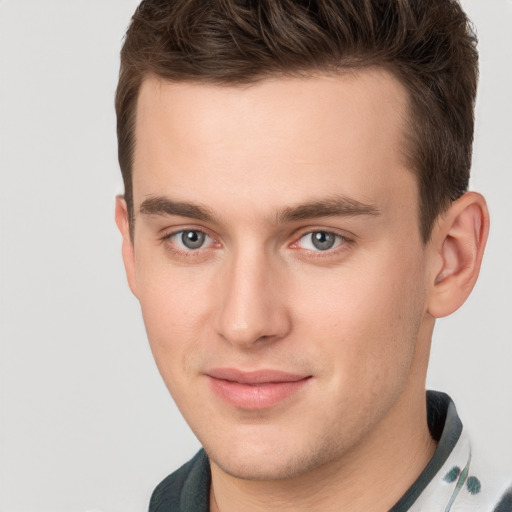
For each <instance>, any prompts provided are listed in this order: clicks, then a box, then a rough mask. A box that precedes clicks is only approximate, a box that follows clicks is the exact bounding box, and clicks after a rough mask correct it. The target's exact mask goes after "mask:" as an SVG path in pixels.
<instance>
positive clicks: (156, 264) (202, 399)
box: [118, 70, 432, 479]
mask: <svg viewBox="0 0 512 512" xmlns="http://www.w3.org/2000/svg"><path fill="white" fill-rule="evenodd" d="M405 111H406V93H405V90H404V89H403V88H402V86H401V85H400V84H399V83H398V82H397V81H396V80H395V79H394V78H393V77H392V76H391V75H389V74H387V73H386V72H384V71H378V70H373V71H369V70H367V71H361V72H357V73H354V74H344V75H332V76H323V75H319V76H314V77H309V78H288V79H268V80H263V81H261V82H260V83H258V84H256V85H251V86H247V87H234V86H233V87H232V86H215V85H201V84H188V83H175V84H171V83H166V82H161V81H158V80H156V79H153V78H152V79H147V80H146V81H145V82H144V84H143V86H142V89H141V91H140V97H139V103H138V110H137V123H136V141H137V142H136V149H135V157H134V166H133V189H134V211H135V235H134V242H133V246H134V251H132V250H131V247H128V248H127V249H126V248H125V262H126V266H127V272H128V278H129V281H130V285H131V288H132V290H133V292H134V293H135V295H136V296H137V298H138V299H139V301H140V304H141V306H142V312H143V316H144V321H145V324H146V329H147V333H148V337H149V341H150V344H151V349H152V351H153V354H154V357H155V360H156V363H157V365H158V368H159V370H160V372H161V374H162V376H163V379H164V381H165V383H166V385H167V387H168V389H169V391H170V392H171V394H172V396H173V397H174V399H175V401H176V403H177V405H178V407H179V408H180V410H181V412H182V413H183V415H184V417H185V419H186V420H187V422H188V423H189V425H190V427H191V428H192V429H193V431H194V432H195V434H196V435H197V437H198V439H199V440H200V442H201V443H202V444H203V446H204V447H205V449H206V451H207V453H208V454H209V455H210V457H211V459H212V463H213V464H215V465H216V466H218V467H220V468H222V469H223V470H224V471H226V472H228V473H230V474H234V475H237V476H241V477H246V478H256V479H262V478H270V479H274V478H283V477H289V476H293V475H297V474H300V473H301V472H304V471H308V470H310V469H313V468H315V467H317V466H319V465H322V464H326V463H329V462H334V461H336V460H340V459H342V458H343V457H344V456H348V454H350V452H351V450H353V449H354V448H355V447H357V446H361V445H362V444H364V443H365V442H368V440H370V439H372V438H373V437H375V436H377V435H378V436H380V437H381V438H382V436H385V435H386V432H388V433H389V432H390V429H391V427H393V428H394V429H396V428H397V425H399V424H400V422H401V421H408V420H409V419H410V418H409V416H411V414H412V413H411V411H412V409H413V408H412V407H411V405H410V404H411V403H413V402H414V400H416V402H417V401H418V400H419V401H420V404H421V396H422V394H423V393H424V377H425V369H426V360H427V356H428V341H429V338H430V334H431V329H432V320H431V318H430V317H429V315H428V314H426V305H425V304H426V297H427V290H428V284H427V283H428V282H429V279H430V276H429V271H428V267H429V265H428V251H427V250H426V249H425V247H424V246H423V245H422V242H421V238H420V233H419V227H418V217H417V211H418V196H417V184H416V181H415V178H414V176H413V174H412V173H411V172H410V170H408V169H407V168H406V164H405V163H404V162H405V158H404V157H403V149H404V148H403V140H404V135H403V132H402V129H403V126H404V121H405ZM121 210H122V204H121V202H120V203H119V204H118V213H119V212H120V211H121ZM125 245H126V241H125ZM128 245H129V244H128ZM415 411H416V410H415ZM408 415H409V416H408Z"/></svg>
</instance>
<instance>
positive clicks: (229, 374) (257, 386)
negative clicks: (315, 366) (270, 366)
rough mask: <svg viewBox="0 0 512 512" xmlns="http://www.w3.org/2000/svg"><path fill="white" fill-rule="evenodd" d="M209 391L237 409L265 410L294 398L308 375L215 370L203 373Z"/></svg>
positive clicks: (277, 371) (228, 369)
mask: <svg viewBox="0 0 512 512" xmlns="http://www.w3.org/2000/svg"><path fill="white" fill-rule="evenodd" d="M206 375H207V377H208V380H209V384H210V387H211V388H212V390H213V392H214V393H215V394H216V395H217V396H219V397H220V398H221V399H222V400H224V401H225V402H227V403H228V404H230V405H232V406H234V407H237V408H239V409H247V410H261V409H269V408H271V407H274V406H276V405H277V404H279V403H280V402H282V401H284V400H286V399H287V398H290V397H291V396H292V395H295V394H296V393H297V392H298V391H299V390H300V389H302V387H304V386H305V385H306V384H307V382H308V381H309V379H310V378H311V375H303V374H296V373H288V372H283V371H280V370H266V369H265V370H256V371H241V370H238V369H235V368H216V369H213V370H211V371H209V372H207V374H206Z"/></svg>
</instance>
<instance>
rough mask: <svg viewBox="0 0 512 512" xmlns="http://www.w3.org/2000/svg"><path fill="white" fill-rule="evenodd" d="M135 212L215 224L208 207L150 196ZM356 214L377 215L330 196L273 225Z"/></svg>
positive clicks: (286, 213) (290, 210)
mask: <svg viewBox="0 0 512 512" xmlns="http://www.w3.org/2000/svg"><path fill="white" fill-rule="evenodd" d="M139 213H140V214H141V215H148V216H152V215H155V216H165V215H176V216H179V217H188V218H191V219H197V220H200V221H203V222H211V223H213V222H215V221H216V219H215V215H214V214H213V212H212V211H211V210H210V209H209V208H206V207H204V206H201V205H197V204H193V203H186V202H181V201H172V200H171V199H169V198H167V197H164V196H152V197H148V198H147V199H145V200H144V201H143V202H142V203H141V205H140V208H139ZM360 215H370V216H377V215H380V211H379V209H378V208H377V207H375V206H374V205H372V204H365V203H362V202H360V201H357V200H355V199H351V198H347V197H344V196H332V197H328V198H326V199H321V200H317V201H311V202H308V203H304V204H300V205H297V206H290V207H286V208H284V209H283V210H281V211H280V212H278V213H277V214H276V216H275V220H274V221H273V223H275V224H285V223H287V222H295V221H300V220H307V219H315V218H320V217H355V216H360Z"/></svg>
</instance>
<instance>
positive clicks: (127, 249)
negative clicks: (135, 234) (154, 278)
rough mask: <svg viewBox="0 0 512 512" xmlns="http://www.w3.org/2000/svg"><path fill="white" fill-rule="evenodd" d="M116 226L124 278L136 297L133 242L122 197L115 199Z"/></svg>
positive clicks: (126, 209)
mask: <svg viewBox="0 0 512 512" xmlns="http://www.w3.org/2000/svg"><path fill="white" fill-rule="evenodd" d="M115 217H116V224H117V227H118V229H119V232H120V233H121V236H122V237H123V242H122V248H121V251H122V255H123V262H124V268H125V271H126V278H127V280H128V286H129V287H130V290H131V291H132V293H133V294H134V295H135V296H136V297H137V286H136V282H137V279H136V272H135V250H134V247H133V241H132V238H131V235H130V222H129V219H128V208H127V206H126V201H125V200H124V197H123V196H117V197H116V211H115Z"/></svg>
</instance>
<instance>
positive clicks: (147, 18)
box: [116, 0, 478, 242]
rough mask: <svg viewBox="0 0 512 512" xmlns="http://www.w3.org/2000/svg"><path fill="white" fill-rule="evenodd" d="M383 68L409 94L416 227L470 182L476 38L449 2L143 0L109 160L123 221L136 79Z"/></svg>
mask: <svg viewBox="0 0 512 512" xmlns="http://www.w3.org/2000/svg"><path fill="white" fill-rule="evenodd" d="M369 66H381V67H384V68H386V69H387V70H389V71H390V72H391V73H393V74H394V75H395V76H396V77H397V78H398V79H399V80H400V81H401V83H402V84H403V85H404V86H405V87H406V89H407V90H408V92H409V99H410V108H409V110H410V112H409V119H408V127H407V139H408V140H407V141H406V142H407V143H406V154H407V157H408V163H409V165H410V167H411V169H412V170H413V172H415V174H416V175H417V179H418V188H419V203H420V208H419V226H420V231H421V235H422V237H423V240H424V242H427V241H428V240H429V237H430V233H431V231H432V226H433V223H434V221H435V219H436V217H437V216H438V215H439V214H440V213H441V212H442V211H444V210H445V209H446V208H447V207H448V206H449V204H450V203H451V201H454V200H455V199H457V198H458V197H460V196H461V195H462V194H463V193H464V192H465V191H466V190H467V187H468V181H469V170H470V167H471V153H472V143H473V125H474V118H473V109H474V102H475V96H476V87H477V79H478V53H477V51H476V36H475V33H474V31H473V29H472V27H471V24H470V23H469V20H468V18H467V17H466V15H465V13H464V12H463V11H462V9H461V7H460V5H459V3H458V2H457V1H455V0H144V1H143V2H142V3H141V4H140V5H139V7H138V8H137V10H136V12H135V14H134V15H133V18H132V21H131V24H130V26H129V28H128V31H127V33H126V37H125V40H124V44H123V48H122V50H121V68H120V75H119V84H118V87H117V92H116V113H117V135H118V151H119V164H120V167H121V172H122V174H123V179H124V185H125V199H126V202H127V205H128V212H129V217H130V222H131V226H132V229H133V191H132V160H133V152H134V146H135V134H134V127H135V115H136V106H137V97H138V93H139V89H140V86H141V83H142V81H143V80H144V78H145V77H147V76H148V75H156V76H158V77H161V78H163V79H165V80H170V81H190V82H209V83H214V84H224V85H237V84H248V83H252V82H256V81H258V80H261V79H264V78H266V77H269V76H276V75H286V76H289V75H299V76H300V75H307V74H308V73H309V74H311V73H313V72H319V71H320V72H322V71H325V72H332V71H336V70H340V69H344V68H364V67H369Z"/></svg>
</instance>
